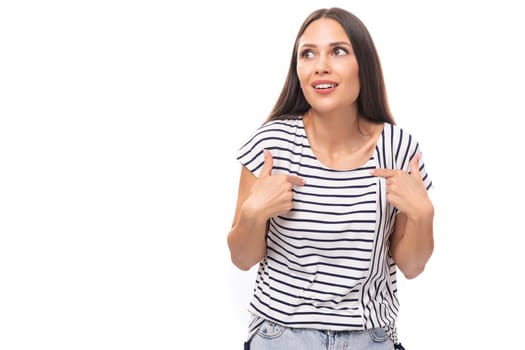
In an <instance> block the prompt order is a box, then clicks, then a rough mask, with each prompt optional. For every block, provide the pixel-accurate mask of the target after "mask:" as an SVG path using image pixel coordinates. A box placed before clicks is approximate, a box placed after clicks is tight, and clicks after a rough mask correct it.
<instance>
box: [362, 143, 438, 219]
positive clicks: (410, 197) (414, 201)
mask: <svg viewBox="0 0 525 350" xmlns="http://www.w3.org/2000/svg"><path fill="white" fill-rule="evenodd" d="M420 158H421V154H420V153H418V154H416V155H415V156H414V158H412V160H411V161H410V165H409V167H410V172H406V171H403V170H394V169H384V168H383V169H374V170H372V171H371V173H372V175H374V176H380V177H384V178H385V179H386V199H387V201H388V202H389V203H391V204H392V205H394V206H395V207H396V208H397V209H399V211H400V212H402V213H405V214H406V215H407V216H408V217H413V218H417V217H420V216H421V215H424V214H425V213H426V208H429V209H430V208H432V203H431V202H430V198H429V197H428V193H427V189H426V188H425V184H424V183H423V180H422V178H421V174H420V173H419V159H420Z"/></svg>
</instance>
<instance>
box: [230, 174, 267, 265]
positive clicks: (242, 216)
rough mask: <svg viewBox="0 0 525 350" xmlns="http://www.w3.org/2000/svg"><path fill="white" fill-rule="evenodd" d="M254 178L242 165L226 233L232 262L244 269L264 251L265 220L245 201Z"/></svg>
mask: <svg viewBox="0 0 525 350" xmlns="http://www.w3.org/2000/svg"><path fill="white" fill-rule="evenodd" d="M255 180H256V177H255V175H253V174H252V173H251V172H250V171H249V170H248V169H246V167H242V170H241V177H240V180H239V193H238V195H237V207H236V209H235V216H234V219H233V224H232V228H231V230H230V232H229V233H228V247H229V248H230V255H231V259H232V262H233V264H234V265H235V266H237V267H238V268H239V269H241V270H245V271H246V270H249V269H250V268H251V267H252V266H253V265H255V264H256V263H257V262H259V261H260V260H261V259H262V257H263V256H264V253H265V251H266V228H267V220H266V219H265V218H264V216H262V215H260V214H258V213H257V209H254V208H253V207H251V206H250V204H249V202H248V203H247V202H246V199H247V198H248V197H249V195H250V191H251V188H252V187H253V185H254V183H255Z"/></svg>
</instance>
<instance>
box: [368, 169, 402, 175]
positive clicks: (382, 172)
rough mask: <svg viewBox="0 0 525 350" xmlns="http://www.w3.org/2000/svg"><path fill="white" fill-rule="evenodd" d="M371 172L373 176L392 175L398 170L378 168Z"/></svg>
mask: <svg viewBox="0 0 525 350" xmlns="http://www.w3.org/2000/svg"><path fill="white" fill-rule="evenodd" d="M370 174H372V175H373V176H380V177H390V176H394V175H395V174H396V170H393V169H383V168H378V169H372V170H370Z"/></svg>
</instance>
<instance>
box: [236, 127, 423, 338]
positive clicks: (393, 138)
mask: <svg viewBox="0 0 525 350" xmlns="http://www.w3.org/2000/svg"><path fill="white" fill-rule="evenodd" d="M264 149H267V150H270V151H271V153H272V156H273V165H274V166H273V173H274V174H275V173H284V174H290V175H296V176H300V177H301V178H303V179H305V182H306V183H305V185H304V186H297V187H294V189H293V194H294V199H293V209H292V210H291V211H290V212H288V213H286V214H284V215H280V216H277V217H273V218H271V219H270V225H269V231H268V234H267V239H266V244H267V251H266V255H265V257H264V258H263V260H262V261H261V262H260V264H259V269H258V273H257V278H256V283H255V288H254V295H253V298H252V301H251V303H250V305H249V311H250V312H251V313H252V314H253V315H254V320H253V321H252V324H251V326H250V332H249V337H251V334H253V333H254V332H255V331H256V330H257V328H258V326H259V325H260V324H261V323H262V320H263V319H267V320H270V321H273V322H275V323H278V324H281V325H284V326H287V327H299V328H314V329H320V330H334V331H337V330H362V329H369V328H375V327H385V328H394V329H395V320H396V317H397V313H398V307H399V303H398V299H397V284H396V266H395V263H394V261H393V259H392V257H391V255H390V253H389V240H388V239H389V236H390V234H391V232H392V229H393V224H394V220H395V215H396V213H397V209H396V208H394V207H393V206H392V205H390V204H388V203H387V201H386V197H385V193H386V192H385V179H384V178H381V177H375V176H372V175H371V174H370V170H371V169H374V168H376V167H377V168H392V169H403V170H405V171H408V170H409V161H410V159H412V157H413V156H414V155H415V154H416V153H417V152H419V151H420V150H419V145H418V143H417V142H416V141H415V140H414V138H413V137H412V136H411V135H410V134H408V133H407V132H405V131H403V130H402V129H401V128H399V127H398V126H395V125H392V124H388V123H385V124H384V128H383V131H382V134H381V136H380V137H379V139H378V142H377V145H376V148H375V151H374V153H373V155H372V156H371V158H370V159H369V160H368V161H367V162H366V163H365V164H363V165H361V166H360V167H358V168H355V169H352V170H347V171H342V170H333V169H329V168H327V167H326V166H324V165H323V164H321V163H320V162H319V161H318V160H317V158H316V157H315V156H314V154H313V152H312V150H311V148H310V145H309V142H308V138H307V136H306V132H305V129H304V125H303V120H302V118H301V117H299V118H296V119H286V120H274V121H271V122H269V123H266V124H265V125H264V126H262V127H260V128H259V129H258V130H256V132H255V133H254V134H253V135H252V136H251V137H250V138H249V139H248V141H247V142H246V143H245V144H244V145H243V146H242V147H241V148H240V149H239V151H238V154H237V159H238V160H239V161H240V162H241V164H242V165H244V166H246V167H247V168H248V169H249V170H250V171H251V172H252V173H253V174H254V175H255V176H259V173H260V170H261V167H262V165H263V163H264V155H263V150H264ZM419 167H420V172H421V176H422V178H423V181H424V183H425V185H426V187H427V189H430V187H431V186H432V183H431V181H430V179H429V178H428V176H427V174H426V170H425V166H424V164H423V161H422V160H420V163H419Z"/></svg>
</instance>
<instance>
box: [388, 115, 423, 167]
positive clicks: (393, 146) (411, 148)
mask: <svg viewBox="0 0 525 350" xmlns="http://www.w3.org/2000/svg"><path fill="white" fill-rule="evenodd" d="M382 148H383V149H382V152H383V153H387V154H389V155H390V158H391V159H393V160H394V162H395V165H394V164H392V165H393V166H394V167H395V168H398V169H407V168H408V163H409V162H410V159H412V158H413V157H414V156H415V155H416V153H417V152H420V147H419V142H418V141H417V139H416V138H415V137H414V136H413V135H412V134H411V133H410V132H409V131H407V130H406V129H404V128H402V127H400V126H398V125H395V124H390V123H385V125H384V128H383V147H382Z"/></svg>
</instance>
